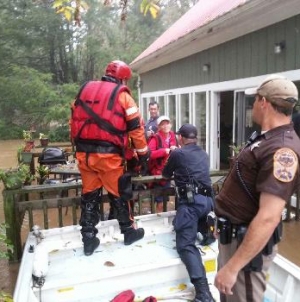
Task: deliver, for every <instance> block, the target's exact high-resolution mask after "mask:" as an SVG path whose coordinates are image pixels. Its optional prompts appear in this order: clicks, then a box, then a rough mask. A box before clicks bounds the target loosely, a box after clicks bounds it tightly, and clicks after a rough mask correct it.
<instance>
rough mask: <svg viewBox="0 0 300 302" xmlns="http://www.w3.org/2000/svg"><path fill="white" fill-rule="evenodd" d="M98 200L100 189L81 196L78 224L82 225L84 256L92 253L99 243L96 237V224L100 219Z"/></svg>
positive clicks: (99, 199)
mask: <svg viewBox="0 0 300 302" xmlns="http://www.w3.org/2000/svg"><path fill="white" fill-rule="evenodd" d="M100 201H101V196H100V190H95V191H93V192H90V193H86V194H84V195H82V197H81V216H80V221H79V224H80V225H81V227H82V228H81V234H82V242H83V252H84V254H85V255H86V256H90V255H92V254H93V253H94V251H95V249H96V248H97V247H98V246H99V244H100V240H99V238H97V237H96V234H97V233H98V230H97V228H96V225H97V223H98V222H99V220H100V210H99V203H100Z"/></svg>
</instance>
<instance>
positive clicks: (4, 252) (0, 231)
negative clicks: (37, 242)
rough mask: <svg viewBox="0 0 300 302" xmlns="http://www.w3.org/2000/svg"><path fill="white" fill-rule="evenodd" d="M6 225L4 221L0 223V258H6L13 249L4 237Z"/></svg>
mask: <svg viewBox="0 0 300 302" xmlns="http://www.w3.org/2000/svg"><path fill="white" fill-rule="evenodd" d="M8 227H9V226H8V225H6V224H5V223H1V224H0V259H7V258H8V253H9V252H12V251H13V246H12V245H11V244H10V242H8V240H7V238H6V228H8ZM0 297H1V296H0Z"/></svg>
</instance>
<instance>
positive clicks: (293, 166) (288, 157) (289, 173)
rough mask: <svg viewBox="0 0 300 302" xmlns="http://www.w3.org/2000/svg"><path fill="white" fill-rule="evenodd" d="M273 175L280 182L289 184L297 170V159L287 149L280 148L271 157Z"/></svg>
mask: <svg viewBox="0 0 300 302" xmlns="http://www.w3.org/2000/svg"><path fill="white" fill-rule="evenodd" d="M273 161H274V162H273V175H274V177H275V178H276V179H278V180H279V181H282V182H291V181H292V180H293V179H294V177H295V174H296V171H297V168H298V157H297V155H296V153H295V152H294V151H293V150H291V149H289V148H281V149H279V150H277V151H276V153H275V154H274V157H273Z"/></svg>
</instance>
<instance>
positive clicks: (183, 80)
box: [140, 15, 300, 93]
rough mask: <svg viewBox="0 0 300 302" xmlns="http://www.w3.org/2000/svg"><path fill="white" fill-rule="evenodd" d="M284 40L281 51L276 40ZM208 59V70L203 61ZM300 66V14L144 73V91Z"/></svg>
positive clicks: (237, 77) (231, 78) (217, 80)
mask: <svg viewBox="0 0 300 302" xmlns="http://www.w3.org/2000/svg"><path fill="white" fill-rule="evenodd" d="M281 41H285V44H286V47H285V49H284V50H283V52H282V53H281V54H274V44H275V43H278V42H281ZM206 63H209V64H210V66H211V69H210V71H209V72H206V73H205V72H203V71H202V66H203V64H206ZM299 68H300V15H298V16H295V17H293V18H290V19H287V20H285V21H282V22H280V23H277V24H274V25H272V26H269V27H266V28H264V29H261V30H259V31H256V32H253V33H250V34H248V35H245V36H243V37H240V38H238V39H235V40H232V41H228V42H226V43H223V44H221V45H218V46H216V47H213V48H211V49H208V50H205V51H203V52H200V53H197V54H195V55H192V56H189V57H187V58H185V59H182V60H179V61H176V62H172V63H170V64H168V65H165V66H163V67H161V68H158V69H155V70H151V71H149V72H147V73H145V74H141V75H140V76H141V80H142V83H143V85H142V92H143V93H145V92H152V91H158V90H167V89H172V88H181V87H187V86H194V85H200V84H206V83H214V82H222V81H227V80H233V79H239V78H245V77H251V76H257V75H261V74H268V73H275V72H280V71H286V70H294V69H299Z"/></svg>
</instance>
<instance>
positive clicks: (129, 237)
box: [124, 227, 145, 245]
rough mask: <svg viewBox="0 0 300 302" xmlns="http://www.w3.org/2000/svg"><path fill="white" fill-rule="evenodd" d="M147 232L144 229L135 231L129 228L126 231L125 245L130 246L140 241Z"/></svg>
mask: <svg viewBox="0 0 300 302" xmlns="http://www.w3.org/2000/svg"><path fill="white" fill-rule="evenodd" d="M144 234H145V231H144V229H143V228H139V229H134V228H133V227H130V228H128V230H126V231H124V244H125V245H130V244H132V243H134V242H135V241H138V240H140V239H142V238H143V237H144Z"/></svg>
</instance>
